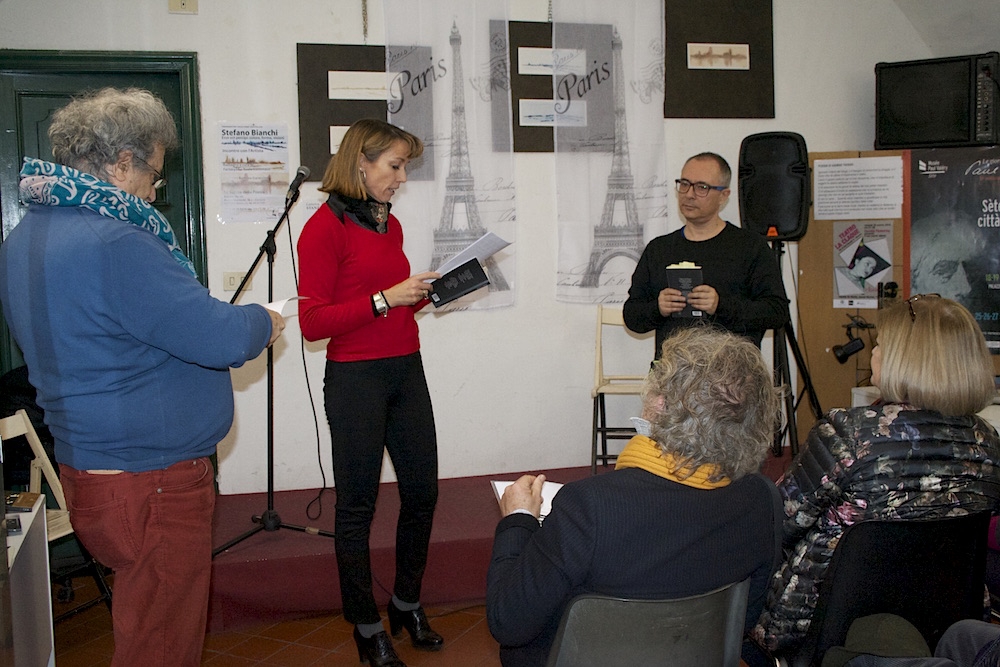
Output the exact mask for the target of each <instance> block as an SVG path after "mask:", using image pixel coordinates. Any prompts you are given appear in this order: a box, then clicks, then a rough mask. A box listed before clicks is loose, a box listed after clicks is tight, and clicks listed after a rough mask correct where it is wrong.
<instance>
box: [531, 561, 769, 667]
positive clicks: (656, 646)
mask: <svg viewBox="0 0 1000 667" xmlns="http://www.w3.org/2000/svg"><path fill="white" fill-rule="evenodd" d="M749 591H750V579H745V580H743V581H741V582H738V583H734V584H729V585H728V586H724V587H722V588H719V589H717V590H714V591H711V592H709V593H705V594H703V595H697V596H693V597H688V598H681V599H674V600H636V599H623V598H614V597H606V596H601V595H578V596H577V597H575V598H573V599H572V600H571V601H570V603H569V605H567V607H566V611H565V612H563V617H562V620H561V621H560V623H559V630H558V632H557V634H556V638H555V641H554V642H553V644H552V650H551V652H550V653H549V661H548V667H609V665H644V666H645V667H655V666H656V665H664V666H667V667H734V666H735V665H739V662H740V647H741V644H742V639H743V625H744V622H745V620H746V618H745V617H746V609H747V595H748V593H749Z"/></svg>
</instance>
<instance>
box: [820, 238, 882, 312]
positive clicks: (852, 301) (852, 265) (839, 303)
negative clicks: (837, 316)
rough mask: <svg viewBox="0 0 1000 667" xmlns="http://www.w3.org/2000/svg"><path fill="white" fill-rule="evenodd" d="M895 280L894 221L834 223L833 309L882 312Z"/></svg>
mask: <svg viewBox="0 0 1000 667" xmlns="http://www.w3.org/2000/svg"><path fill="white" fill-rule="evenodd" d="M891 280H893V277H892V220H865V221H863V222H860V221H857V222H840V221H837V222H834V223H833V307H834V308H878V285H879V283H887V282H890V281H891Z"/></svg>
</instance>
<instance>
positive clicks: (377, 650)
mask: <svg viewBox="0 0 1000 667" xmlns="http://www.w3.org/2000/svg"><path fill="white" fill-rule="evenodd" d="M354 643H355V644H357V646H358V660H360V661H361V664H362V665H364V664H370V665H371V666H372V667H406V663H404V662H403V661H402V660H400V659H399V656H398V655H396V649H394V648H393V647H392V640H391V639H389V635H387V634H385V631H384V630H382V631H380V632H376V633H375V634H374V635H372V636H371V637H368V638H367V639H366V638H365V637H362V636H361V633H360V632H358V627H357V626H354Z"/></svg>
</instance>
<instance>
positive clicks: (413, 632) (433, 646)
mask: <svg viewBox="0 0 1000 667" xmlns="http://www.w3.org/2000/svg"><path fill="white" fill-rule="evenodd" d="M387 611H388V612H389V631H390V632H391V633H392V636H393V637H398V636H399V635H400V634H402V632H403V628H406V631H407V632H409V633H410V640H411V641H412V642H413V647H414V648H418V649H420V650H421V651H440V650H441V647H442V646H444V637H442V636H441V635H439V634H438V633H436V632H434V631H433V630H431V625H430V623H428V622H427V614H425V613H424V608H423V607H417V608H416V609H414V610H413V611H403V610H401V609H397V608H396V605H394V604H393V603H392V602H389V608H388V610H387Z"/></svg>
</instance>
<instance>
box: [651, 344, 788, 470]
mask: <svg viewBox="0 0 1000 667" xmlns="http://www.w3.org/2000/svg"><path fill="white" fill-rule="evenodd" d="M642 402H643V416H644V417H645V418H646V419H647V420H649V422H650V423H651V425H652V428H651V437H652V439H653V440H655V441H656V443H657V445H659V447H660V449H661V450H663V452H665V453H667V454H671V455H673V456H674V457H675V458H676V459H677V461H678V462H679V464H680V465H679V468H678V469H677V470H675V471H674V472H675V474H680V475H683V476H689V475H690V474H691V473H693V472H694V470H695V469H696V468H697V467H698V466H701V465H704V464H713V465H715V466H718V474H716V475H714V476H713V478H712V479H711V481H719V480H720V479H721V478H722V477H723V476H725V477H729V478H730V479H734V480H735V479H738V478H740V477H742V476H743V475H746V474H747V473H751V472H755V471H757V470H759V469H760V465H761V464H762V463H763V461H764V457H765V455H766V452H767V448H768V446H769V444H770V443H771V442H772V439H773V437H774V431H775V428H776V427H777V426H778V425H779V423H780V421H779V420H780V412H779V410H780V400H779V391H778V389H776V388H775V387H774V384H773V380H772V376H771V372H770V371H769V370H768V368H767V366H766V365H765V364H764V359H763V357H761V354H760V350H759V349H757V347H756V346H755V345H754V344H753V343H751V342H750V341H749V340H747V339H746V338H743V337H742V336H738V335H736V334H732V333H729V332H727V331H723V330H721V329H717V328H714V327H710V326H698V327H690V328H686V329H682V330H680V331H679V332H677V333H676V334H674V335H673V336H671V337H670V338H668V339H666V340H665V341H663V347H662V354H661V356H660V359H659V360H658V361H657V362H656V363H655V364H654V365H653V368H652V370H651V371H650V372H649V376H648V377H647V378H646V382H645V386H644V390H643V394H642Z"/></svg>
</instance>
